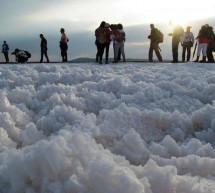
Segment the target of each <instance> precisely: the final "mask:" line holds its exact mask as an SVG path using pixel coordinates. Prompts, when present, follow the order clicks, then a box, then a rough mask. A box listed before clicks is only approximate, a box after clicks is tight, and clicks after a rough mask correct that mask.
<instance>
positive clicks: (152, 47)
mask: <svg viewBox="0 0 215 193" xmlns="http://www.w3.org/2000/svg"><path fill="white" fill-rule="evenodd" d="M150 28H151V33H150V35H149V36H148V39H150V40H151V42H150V47H149V61H150V62H153V51H155V54H156V56H157V58H158V60H159V61H160V62H162V61H163V59H162V56H161V54H160V51H159V50H160V48H159V45H158V44H159V42H158V40H157V33H158V29H157V28H155V26H154V24H150Z"/></svg>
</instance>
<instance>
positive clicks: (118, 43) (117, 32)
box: [112, 24, 125, 63]
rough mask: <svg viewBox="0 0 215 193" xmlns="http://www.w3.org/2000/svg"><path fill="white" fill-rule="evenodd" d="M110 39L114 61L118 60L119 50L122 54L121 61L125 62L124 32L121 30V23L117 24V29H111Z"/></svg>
mask: <svg viewBox="0 0 215 193" xmlns="http://www.w3.org/2000/svg"><path fill="white" fill-rule="evenodd" d="M112 40H113V41H114V42H115V43H114V63H117V62H118V55H119V51H120V52H121V54H122V58H123V62H125V50H124V42H125V32H124V30H123V25H122V24H118V25H117V29H114V30H113V35H112Z"/></svg>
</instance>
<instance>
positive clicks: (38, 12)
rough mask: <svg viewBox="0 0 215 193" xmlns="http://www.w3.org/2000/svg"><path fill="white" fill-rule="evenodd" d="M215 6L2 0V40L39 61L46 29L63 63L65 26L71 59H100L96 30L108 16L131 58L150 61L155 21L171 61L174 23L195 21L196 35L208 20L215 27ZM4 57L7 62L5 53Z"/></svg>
mask: <svg viewBox="0 0 215 193" xmlns="http://www.w3.org/2000/svg"><path fill="white" fill-rule="evenodd" d="M214 8H215V1H214V0H205V1H201V0H196V1H193V0H162V1H161V0H154V1H149V0H108V1H106V0H19V1H17V0H9V1H4V0H0V16H1V17H0V25H1V30H0V41H1V43H2V42H3V40H6V41H7V42H8V43H9V46H10V52H12V51H13V49H15V48H16V47H18V48H20V49H26V50H29V51H30V52H31V53H32V60H37V61H38V60H39V59H40V56H39V55H40V48H39V44H40V38H39V34H40V33H43V34H44V36H45V37H46V38H47V40H48V47H49V50H48V54H49V56H50V58H52V60H59V61H60V50H59V45H58V43H59V39H60V32H59V30H60V28H61V27H63V28H65V30H66V34H67V35H68V36H69V39H70V42H69V51H68V53H69V59H73V58H77V57H94V56H95V52H96V48H95V46H94V40H95V38H94V30H95V28H96V27H98V25H99V24H100V22H101V21H103V20H105V21H106V22H108V23H122V24H123V25H124V30H125V32H126V34H127V41H126V47H125V49H126V50H125V51H126V55H127V57H130V58H131V57H132V58H144V59H145V58H147V55H148V46H149V45H148V43H149V41H148V39H147V36H148V34H149V33H150V28H149V24H150V23H154V24H155V25H157V27H159V28H161V29H162V30H163V32H164V34H165V43H163V44H162V45H161V48H162V50H163V52H162V54H163V55H164V58H167V59H171V38H170V37H168V36H167V34H168V33H169V32H171V30H172V26H170V25H169V21H172V23H173V24H175V25H176V24H181V25H182V26H183V27H186V25H192V26H193V28H192V30H193V32H195V33H197V32H198V30H199V28H200V27H201V25H202V24H205V23H209V24H210V25H212V26H213V27H214V28H215V26H214V25H215V12H214ZM194 35H195V34H194ZM110 55H112V46H111V50H110ZM10 58H11V60H13V58H12V56H10ZM0 61H4V58H3V55H2V54H1V57H0Z"/></svg>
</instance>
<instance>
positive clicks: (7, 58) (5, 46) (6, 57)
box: [2, 41, 9, 63]
mask: <svg viewBox="0 0 215 193" xmlns="http://www.w3.org/2000/svg"><path fill="white" fill-rule="evenodd" d="M8 52H9V46H8V44H7V42H6V41H4V42H3V45H2V53H3V54H4V57H5V60H6V63H9V57H8Z"/></svg>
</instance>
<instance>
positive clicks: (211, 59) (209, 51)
mask: <svg viewBox="0 0 215 193" xmlns="http://www.w3.org/2000/svg"><path fill="white" fill-rule="evenodd" d="M208 37H209V43H208V47H207V58H208V63H214V57H213V51H214V44H215V34H214V31H213V27H211V26H209V27H208Z"/></svg>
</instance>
